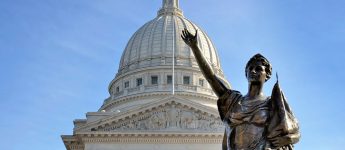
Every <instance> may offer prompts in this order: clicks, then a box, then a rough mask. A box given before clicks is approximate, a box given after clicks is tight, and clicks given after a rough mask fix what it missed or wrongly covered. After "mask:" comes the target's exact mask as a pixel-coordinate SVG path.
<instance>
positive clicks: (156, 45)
mask: <svg viewBox="0 0 345 150" xmlns="http://www.w3.org/2000/svg"><path fill="white" fill-rule="evenodd" d="M184 28H186V29H188V30H189V31H192V32H195V31H196V30H198V35H199V36H198V44H199V47H200V48H201V49H202V51H203V54H204V56H205V57H206V59H207V60H208V62H209V64H210V65H211V66H212V68H213V70H214V71H215V73H216V74H217V76H218V77H219V78H221V79H222V78H224V75H223V72H222V70H221V65H220V61H219V58H218V54H217V51H216V49H215V47H214V45H213V43H212V42H211V40H210V39H209V37H208V36H207V34H206V33H205V32H204V31H203V30H202V29H201V28H200V27H198V26H197V25H196V24H194V23H193V22H191V21H189V20H188V19H187V18H185V17H184V15H183V13H182V11H181V10H180V9H179V1H178V0H163V3H162V8H161V9H160V10H159V11H158V13H157V17H156V18H154V19H153V20H151V21H149V22H147V23H146V24H144V25H143V26H142V27H141V28H139V29H138V30H137V31H136V32H135V33H134V35H133V36H132V37H131V38H130V40H129V42H128V44H127V46H126V48H125V50H124V52H123V54H122V57H121V60H120V64H119V70H118V73H117V74H116V76H115V78H114V79H113V80H112V81H111V83H110V84H109V94H110V96H109V98H107V99H106V100H105V101H104V103H103V105H102V106H101V107H100V109H99V110H98V111H97V112H88V113H87V114H86V119H76V120H74V129H73V135H62V140H63V142H64V144H65V146H66V149H67V150H125V149H126V150H155V149H157V150H158V149H166V150H177V149H178V150H194V149H195V150H212V149H214V150H218V149H221V143H222V140H223V134H224V126H223V124H222V122H221V120H220V117H219V114H218V111H217V106H216V101H217V97H216V95H215V94H214V93H213V91H212V89H211V87H210V86H209V85H208V83H207V81H206V80H205V78H204V77H203V75H202V73H201V71H200V69H199V66H198V64H197V63H196V60H195V58H194V55H193V53H192V51H191V50H190V48H189V47H188V46H187V45H186V44H185V43H184V42H183V40H182V38H181V37H180V36H181V32H182V30H183V29H184Z"/></svg>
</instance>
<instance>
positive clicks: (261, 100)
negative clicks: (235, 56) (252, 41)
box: [181, 29, 300, 150]
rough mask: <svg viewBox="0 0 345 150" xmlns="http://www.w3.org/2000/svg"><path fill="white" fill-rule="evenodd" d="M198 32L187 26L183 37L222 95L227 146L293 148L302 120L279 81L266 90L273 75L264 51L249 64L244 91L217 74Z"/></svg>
mask: <svg viewBox="0 0 345 150" xmlns="http://www.w3.org/2000/svg"><path fill="white" fill-rule="evenodd" d="M197 34H198V31H196V33H195V35H192V34H191V33H190V32H189V31H188V30H187V29H184V30H183V31H182V35H181V37H182V39H183V40H184V42H185V43H186V44H187V45H189V46H190V47H191V49H192V51H193V53H194V56H195V58H196V61H197V63H198V64H199V66H200V69H201V71H202V73H203V74H204V76H205V78H206V79H207V81H208V82H209V84H210V85H211V87H212V89H213V91H214V92H215V94H216V95H217V96H218V98H219V99H218V101H217V105H218V111H219V114H220V117H221V119H222V121H223V122H224V124H225V134H224V141H223V150H292V149H293V144H295V143H297V142H298V141H299V138H300V133H299V127H298V122H297V120H296V118H295V117H294V115H293V113H292V111H291V109H290V107H289V105H288V103H287V101H286V98H285V96H284V94H283V92H282V91H281V89H280V87H279V84H278V81H277V83H276V84H275V85H274V87H273V90H272V95H271V96H270V97H267V96H265V95H264V93H263V91H262V89H263V85H264V83H265V82H266V81H267V80H269V79H270V77H271V75H272V67H271V64H270V63H269V61H268V60H267V59H266V58H265V57H264V56H262V55H261V54H256V55H255V56H253V57H252V58H251V59H250V60H249V61H248V63H247V65H246V68H245V74H246V77H247V79H248V93H247V94H246V95H242V94H241V93H240V92H238V91H235V90H233V89H231V88H230V87H228V86H226V84H225V83H224V82H223V81H222V80H221V79H220V78H219V77H217V76H216V75H215V73H214V72H213V70H212V68H211V67H210V65H209V64H208V63H207V61H206V59H205V57H204V56H203V55H202V53H201V51H200V49H199V47H198V44H197ZM277 78H278V77H277Z"/></svg>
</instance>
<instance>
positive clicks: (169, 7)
mask: <svg viewBox="0 0 345 150" xmlns="http://www.w3.org/2000/svg"><path fill="white" fill-rule="evenodd" d="M161 15H179V16H183V14H182V11H181V10H180V9H179V1H178V0H163V5H162V8H161V9H160V10H159V11H158V16H161Z"/></svg>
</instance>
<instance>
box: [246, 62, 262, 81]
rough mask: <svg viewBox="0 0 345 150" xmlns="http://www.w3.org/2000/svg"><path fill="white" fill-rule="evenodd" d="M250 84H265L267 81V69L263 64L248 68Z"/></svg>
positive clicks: (255, 64) (252, 65) (258, 63)
mask: <svg viewBox="0 0 345 150" xmlns="http://www.w3.org/2000/svg"><path fill="white" fill-rule="evenodd" d="M246 76H247V80H248V82H260V83H265V81H266V79H267V72H266V67H265V66H264V65H263V64H262V63H261V62H256V63H253V64H251V65H249V66H248V67H247V68H246Z"/></svg>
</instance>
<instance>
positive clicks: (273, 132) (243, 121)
mask: <svg viewBox="0 0 345 150" xmlns="http://www.w3.org/2000/svg"><path fill="white" fill-rule="evenodd" d="M243 98H244V97H243V96H242V94H241V93H240V92H238V91H234V90H228V91H227V92H226V93H225V94H224V95H222V96H221V97H219V100H218V102H217V104H218V111H219V114H220V117H221V119H222V121H223V122H224V124H225V134H224V141H223V150H236V149H235V144H236V142H235V138H234V136H238V135H236V133H235V131H236V128H237V127H242V126H246V125H248V124H252V125H257V126H260V127H262V129H263V130H264V131H260V133H258V134H250V135H245V136H247V137H248V138H247V139H249V140H248V141H251V142H249V143H248V147H247V148H246V149H250V150H264V149H272V150H292V149H293V145H292V144H294V143H297V142H298V140H299V137H300V134H299V127H298V122H297V120H296V118H295V117H294V115H293V113H292V111H291V109H290V107H289V105H288V103H287V102H286V98H285V97H284V94H283V92H282V91H281V89H280V87H279V84H278V82H277V83H276V84H275V85H274V88H273V90H272V95H271V97H270V98H268V99H267V100H262V101H257V102H253V103H251V105H247V106H246V105H244V104H245V102H244V101H243ZM242 103H243V104H242ZM243 107H245V108H243ZM239 108H240V109H239ZM277 138H284V139H286V140H287V141H286V140H285V143H287V144H284V145H281V146H279V147H274V146H273V144H272V142H271V140H274V139H277Z"/></svg>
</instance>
